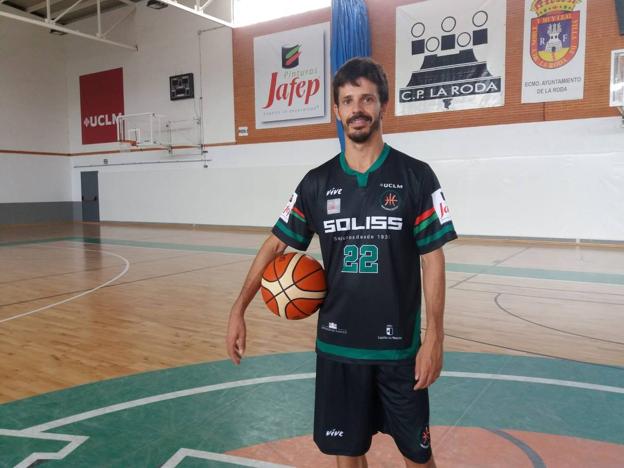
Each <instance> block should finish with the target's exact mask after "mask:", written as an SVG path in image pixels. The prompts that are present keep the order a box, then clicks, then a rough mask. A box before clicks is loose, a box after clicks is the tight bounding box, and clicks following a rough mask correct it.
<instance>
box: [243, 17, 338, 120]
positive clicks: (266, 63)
mask: <svg viewBox="0 0 624 468" xmlns="http://www.w3.org/2000/svg"><path fill="white" fill-rule="evenodd" d="M328 38H329V25H328V23H324V24H317V25H313V26H307V27H305V28H300V29H293V30H291V31H284V32H280V33H276V34H270V35H267V36H260V37H256V38H255V39H254V77H255V93H256V96H255V101H256V107H255V108H256V128H267V127H275V126H291V125H304V124H308V123H321V122H329V120H330V115H329V109H328V107H329V105H328V102H327V98H328V93H327V89H326V82H328V76H327V68H328V67H327V62H328V57H327V50H328V48H329V44H328Z"/></svg>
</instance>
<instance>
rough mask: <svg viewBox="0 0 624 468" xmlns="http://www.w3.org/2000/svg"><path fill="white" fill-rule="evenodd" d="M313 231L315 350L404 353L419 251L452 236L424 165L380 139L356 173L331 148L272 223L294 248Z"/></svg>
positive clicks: (413, 345)
mask: <svg viewBox="0 0 624 468" xmlns="http://www.w3.org/2000/svg"><path fill="white" fill-rule="evenodd" d="M314 233H316V234H318V236H319V240H320V245H321V252H322V255H323V264H324V267H325V272H326V275H327V286H328V291H327V297H326V298H325V302H324V303H323V305H322V307H321V310H320V312H319V316H318V326H317V329H318V335H317V342H316V349H317V352H318V353H319V354H323V355H325V356H327V357H328V358H333V359H339V360H347V361H358V362H388V361H397V362H400V361H407V360H411V359H413V358H414V356H415V355H416V352H417V351H418V348H419V346H420V308H421V279H420V255H421V254H424V253H427V252H431V251H433V250H435V249H437V248H439V247H441V246H442V245H443V244H445V243H446V242H448V241H450V240H453V239H455V238H456V237H457V235H456V233H455V229H454V227H453V223H452V221H451V218H450V215H449V211H448V208H447V206H446V202H445V199H444V195H443V194H442V190H441V188H440V184H439V183H438V179H437V178H436V176H435V174H434V173H433V170H432V169H431V168H430V167H429V165H427V164H426V163H424V162H422V161H419V160H416V159H414V158H411V157H409V156H407V155H405V154H403V153H401V152H399V151H397V150H395V149H393V148H391V147H390V146H388V145H384V148H383V151H382V153H381V155H380V156H379V158H378V159H377V160H376V161H375V163H374V164H373V165H372V166H371V167H370V168H369V169H368V171H366V172H365V173H359V172H356V171H354V170H353V169H351V168H350V167H349V165H348V164H347V161H346V158H345V156H344V153H341V154H339V155H338V156H336V157H334V158H332V159H331V160H329V161H328V162H326V163H325V164H323V165H321V166H319V167H317V168H315V169H313V170H311V171H310V172H308V173H307V174H306V176H305V177H304V178H303V180H302V181H301V183H300V184H299V186H298V187H297V189H296V191H295V193H293V194H292V196H291V197H290V200H289V202H288V205H287V206H286V208H285V209H284V211H283V213H282V214H281V216H280V218H279V219H278V221H277V223H276V224H275V226H274V228H273V234H275V235H276V236H277V237H278V238H280V239H281V240H282V241H283V242H285V243H286V244H288V245H289V246H291V247H293V248H295V249H298V250H306V249H307V248H308V245H309V244H310V241H311V239H312V236H313V235H314Z"/></svg>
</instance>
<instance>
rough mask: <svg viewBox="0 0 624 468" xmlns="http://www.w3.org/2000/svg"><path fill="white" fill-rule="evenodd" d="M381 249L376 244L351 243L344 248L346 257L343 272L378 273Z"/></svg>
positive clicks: (343, 262)
mask: <svg viewBox="0 0 624 468" xmlns="http://www.w3.org/2000/svg"><path fill="white" fill-rule="evenodd" d="M378 259H379V251H378V249H377V246H376V245H369V244H365V245H361V246H360V247H359V248H358V246H357V245H353V244H349V245H346V246H345V248H344V259H343V260H342V272H343V273H378V272H379V264H378V263H377V261H378Z"/></svg>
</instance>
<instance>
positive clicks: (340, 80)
mask: <svg viewBox="0 0 624 468" xmlns="http://www.w3.org/2000/svg"><path fill="white" fill-rule="evenodd" d="M333 97H334V112H335V114H336V118H337V119H338V120H340V122H342V125H343V128H344V132H345V136H346V138H345V151H344V153H341V154H339V155H338V156H336V157H334V158H333V159H331V160H329V161H328V162H326V163H325V164H323V165H321V166H319V167H317V168H316V169H313V170H312V171H310V172H309V173H308V174H307V175H306V176H305V177H304V178H303V180H302V181H301V183H300V184H299V186H298V187H297V189H296V191H295V193H294V194H293V195H292V196H291V198H290V201H289V202H288V205H287V207H286V209H285V210H284V212H283V213H282V215H281V216H280V218H279V219H278V221H277V224H276V225H275V227H274V228H273V231H272V234H271V235H270V236H269V238H268V239H267V240H266V241H265V242H264V244H263V245H262V247H261V248H260V251H259V252H258V255H257V256H256V258H255V260H254V262H253V263H252V265H251V268H250V271H249V274H248V275H247V279H246V280H245V283H244V286H243V288H242V291H241V293H240V295H239V297H238V299H237V300H236V302H235V303H234V305H233V307H232V311H231V313H230V322H229V326H228V336H227V350H228V354H229V356H230V357H231V359H232V361H234V362H235V363H236V364H238V363H240V360H241V358H242V356H243V353H244V351H245V335H246V330H245V321H244V318H243V315H244V312H245V309H246V308H247V306H248V304H249V302H251V300H252V298H253V297H254V296H255V294H256V293H257V291H258V289H259V287H260V279H261V275H262V271H263V270H264V268H265V266H266V265H267V264H268V263H269V262H270V261H271V260H273V259H274V258H275V257H276V256H277V255H280V254H281V253H283V252H284V249H285V248H286V247H287V246H290V247H293V248H295V249H298V250H306V249H307V247H308V245H309V243H310V240H311V239H312V236H313V234H314V233H317V234H318V235H319V240H320V244H321V251H322V254H323V263H324V266H325V271H326V275H327V284H328V285H329V289H328V293H327V297H326V299H325V302H324V304H323V306H322V308H321V311H320V313H319V317H318V327H317V328H318V337H317V344H316V351H317V370H316V396H315V415H314V441H315V442H316V444H317V445H318V447H319V448H320V450H321V451H322V452H323V453H327V454H331V455H336V456H337V465H338V467H366V466H367V463H366V457H365V454H366V452H367V451H368V449H369V448H370V444H371V438H372V435H373V434H375V433H376V432H378V431H382V432H385V433H387V434H390V435H391V436H392V437H393V438H394V440H395V442H396V444H397V447H398V448H399V450H400V452H401V454H402V455H403V457H404V459H405V464H406V466H408V467H412V466H427V467H434V466H435V463H434V461H433V458H432V456H431V444H430V435H429V400H428V393H427V387H429V386H430V385H431V384H432V383H433V382H435V380H436V379H437V378H438V377H439V375H440V372H441V369H442V341H443V337H444V331H443V324H442V317H443V312H444V295H445V272H444V254H443V251H442V245H443V244H445V243H446V242H448V241H450V240H453V239H455V238H456V237H457V236H456V234H455V230H454V228H453V223H452V222H451V219H450V216H449V214H448V208H447V207H446V202H445V200H444V196H443V194H442V191H441V189H440V185H439V183H438V181H437V179H436V176H435V175H434V173H433V171H432V170H431V168H430V167H429V166H428V165H427V164H425V163H423V162H421V161H418V160H416V159H413V158H410V157H409V156H406V155H404V154H402V153H400V152H398V151H396V150H395V149H393V148H390V147H389V146H388V145H386V144H384V142H383V137H382V128H381V123H382V120H383V116H384V114H385V112H386V109H387V106H388V82H387V78H386V75H385V73H384V71H383V69H382V68H381V66H380V65H378V64H377V63H375V62H374V61H372V60H370V59H368V58H354V59H352V60H350V61H348V62H347V63H345V64H344V65H343V66H342V67H341V68H340V70H338V72H337V73H336V76H335V77H334V82H333ZM421 263H422V284H423V286H424V297H425V305H426V314H427V330H426V333H425V337H424V340H423V341H422V344H421V339H420V305H421V289H420V287H421Z"/></svg>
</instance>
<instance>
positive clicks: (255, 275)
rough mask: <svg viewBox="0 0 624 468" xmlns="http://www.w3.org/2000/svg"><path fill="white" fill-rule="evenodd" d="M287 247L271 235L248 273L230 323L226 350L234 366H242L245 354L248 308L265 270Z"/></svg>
mask: <svg viewBox="0 0 624 468" xmlns="http://www.w3.org/2000/svg"><path fill="white" fill-rule="evenodd" d="M286 247H287V245H286V244H285V243H284V242H282V241H281V240H280V239H278V238H277V237H276V236H275V235H274V234H271V235H270V236H269V237H268V238H267V239H266V240H265V241H264V244H262V247H260V250H259V251H258V253H257V254H256V258H255V259H254V261H253V263H252V264H251V267H250V268H249V273H247V278H245V283H244V284H243V287H242V289H241V292H240V294H239V295H238V298H237V299H236V301H235V302H234V305H232V310H231V311H230V320H229V322H228V331H227V338H226V348H227V353H228V356H230V359H231V360H232V362H233V363H234V364H240V361H241V359H242V357H243V354H244V353H245V343H246V336H247V330H246V326H245V317H244V316H245V311H246V310H247V306H248V305H249V303H250V302H251V301H252V299H253V298H254V297H255V295H256V293H257V292H258V290H259V289H260V282H261V280H262V273H263V272H264V269H265V268H266V266H267V265H268V264H269V263H270V262H271V261H272V260H273V259H275V258H276V257H278V256H279V255H281V254H283V253H284V250H286Z"/></svg>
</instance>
